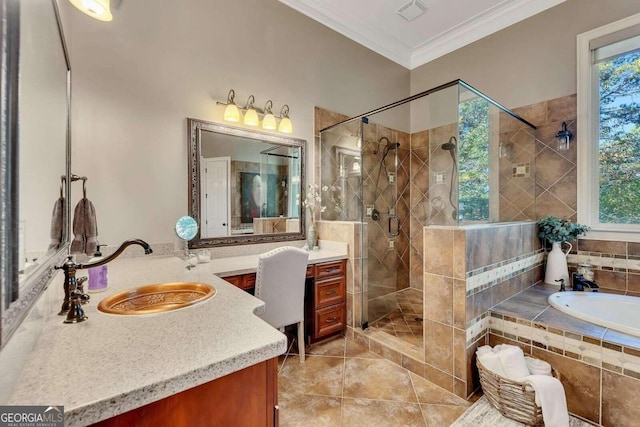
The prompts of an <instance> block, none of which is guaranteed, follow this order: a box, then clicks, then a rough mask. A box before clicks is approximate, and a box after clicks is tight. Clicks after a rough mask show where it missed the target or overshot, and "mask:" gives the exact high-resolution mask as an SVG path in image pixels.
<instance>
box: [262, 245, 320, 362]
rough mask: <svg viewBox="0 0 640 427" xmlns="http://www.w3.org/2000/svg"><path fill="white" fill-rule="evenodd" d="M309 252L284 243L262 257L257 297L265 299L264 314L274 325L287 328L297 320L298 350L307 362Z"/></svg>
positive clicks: (263, 316) (269, 322)
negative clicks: (305, 312)
mask: <svg viewBox="0 0 640 427" xmlns="http://www.w3.org/2000/svg"><path fill="white" fill-rule="evenodd" d="M308 259H309V253H308V252H307V251H305V250H303V249H298V248H294V247H293V246H285V247H282V248H278V249H274V250H272V251H270V252H267V253H266V254H262V255H260V257H259V262H258V274H257V275H256V293H255V295H256V297H257V298H259V299H261V300H262V301H264V302H265V311H264V314H262V315H261V317H262V318H263V319H264V321H265V322H267V323H268V324H270V325H271V326H273V327H274V328H277V329H280V330H281V331H284V327H285V326H287V325H293V324H294V323H297V324H298V350H299V351H300V362H301V363H304V341H305V340H304V286H305V285H304V281H305V276H306V272H307V260H308Z"/></svg>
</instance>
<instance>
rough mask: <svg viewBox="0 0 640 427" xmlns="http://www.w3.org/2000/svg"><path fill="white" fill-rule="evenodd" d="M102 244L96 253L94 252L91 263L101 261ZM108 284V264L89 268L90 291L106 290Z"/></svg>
mask: <svg viewBox="0 0 640 427" xmlns="http://www.w3.org/2000/svg"><path fill="white" fill-rule="evenodd" d="M100 246H107V245H98V247H97V248H96V253H94V254H93V258H91V259H90V260H89V263H92V262H96V261H100V259H102V252H100ZM107 286H108V281H107V265H106V264H105V265H101V266H98V267H93V268H90V269H89V287H88V289H87V290H88V291H89V292H102V291H106V290H107Z"/></svg>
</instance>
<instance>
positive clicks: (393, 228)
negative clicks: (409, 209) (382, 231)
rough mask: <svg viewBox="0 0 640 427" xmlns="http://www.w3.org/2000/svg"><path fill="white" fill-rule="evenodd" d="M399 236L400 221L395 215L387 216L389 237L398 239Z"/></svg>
mask: <svg viewBox="0 0 640 427" xmlns="http://www.w3.org/2000/svg"><path fill="white" fill-rule="evenodd" d="M399 234H400V221H399V220H398V216H397V215H390V216H389V237H398V235H399Z"/></svg>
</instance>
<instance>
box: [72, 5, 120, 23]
mask: <svg viewBox="0 0 640 427" xmlns="http://www.w3.org/2000/svg"><path fill="white" fill-rule="evenodd" d="M69 1H70V2H71V4H72V5H74V6H75V7H76V8H78V9H79V10H80V11H81V12H82V13H86V14H87V15H89V16H90V17H92V18H95V19H97V20H98V21H105V22H108V21H111V20H112V19H113V15H111V9H110V8H109V2H110V0H69Z"/></svg>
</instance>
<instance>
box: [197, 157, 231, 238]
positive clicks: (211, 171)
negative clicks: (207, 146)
mask: <svg viewBox="0 0 640 427" xmlns="http://www.w3.org/2000/svg"><path fill="white" fill-rule="evenodd" d="M200 170H202V171H203V172H204V173H203V174H202V183H201V184H200V185H201V187H200V188H201V194H202V197H203V200H202V222H203V227H202V233H201V237H202V238H209V237H226V236H228V235H229V216H230V211H229V205H230V198H229V197H230V191H229V180H230V170H231V158H230V157H213V158H203V159H202V166H201V169H200Z"/></svg>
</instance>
